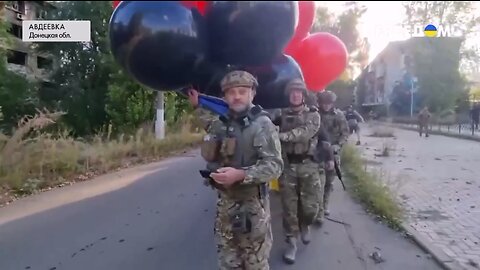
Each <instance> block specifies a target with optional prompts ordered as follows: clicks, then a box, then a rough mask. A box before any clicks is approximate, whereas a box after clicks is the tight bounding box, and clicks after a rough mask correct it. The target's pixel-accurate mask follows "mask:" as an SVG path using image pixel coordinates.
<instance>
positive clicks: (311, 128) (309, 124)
mask: <svg viewBox="0 0 480 270" xmlns="http://www.w3.org/2000/svg"><path fill="white" fill-rule="evenodd" d="M285 92H286V94H287V95H288V97H289V101H290V107H289V108H286V109H283V110H281V112H280V121H279V123H280V134H279V137H280V141H281V143H282V157H283V161H284V164H285V166H284V167H285V168H284V171H283V174H282V176H281V177H280V179H279V189H280V196H281V201H282V208H283V227H284V231H285V235H286V241H287V244H288V247H287V249H286V252H285V253H284V260H285V262H287V263H288V264H293V263H294V262H295V256H296V253H297V240H298V237H299V235H300V234H301V239H302V242H303V243H304V244H305V245H307V244H308V243H310V241H311V236H310V225H312V224H313V222H314V220H315V217H316V215H317V213H318V207H319V204H318V196H319V194H318V193H319V192H321V190H322V185H321V182H320V181H321V180H320V179H321V178H320V174H319V173H320V165H319V164H318V162H316V160H315V154H316V146H317V141H318V138H317V133H318V130H319V128H320V123H321V120H320V114H319V113H318V110H317V108H315V107H308V106H306V105H305V100H306V98H307V88H306V86H305V83H304V82H303V81H302V80H300V79H294V80H292V81H290V82H289V83H288V84H287V86H286V87H285ZM275 120H277V119H275ZM275 122H276V121H275Z"/></svg>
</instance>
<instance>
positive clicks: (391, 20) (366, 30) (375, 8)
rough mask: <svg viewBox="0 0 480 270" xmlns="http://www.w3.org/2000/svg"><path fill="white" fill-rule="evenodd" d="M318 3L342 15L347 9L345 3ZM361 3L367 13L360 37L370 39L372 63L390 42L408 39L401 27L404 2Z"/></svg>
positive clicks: (360, 28)
mask: <svg viewBox="0 0 480 270" xmlns="http://www.w3.org/2000/svg"><path fill="white" fill-rule="evenodd" d="M316 2H317V3H316V4H317V6H326V7H327V8H328V9H329V10H330V11H332V12H334V13H341V12H342V11H343V10H344V9H345V7H344V6H343V5H344V3H345V1H336V2H323V1H316ZM359 2H360V3H362V4H363V5H365V6H366V7H367V11H366V12H365V14H364V15H363V17H362V18H361V21H360V23H359V25H358V30H359V32H360V35H361V36H363V37H366V38H368V41H369V43H370V52H369V58H370V59H369V60H370V61H371V60H373V59H374V58H375V56H376V55H377V54H378V53H380V52H381V51H382V50H383V48H385V46H387V44H388V43H389V42H390V41H395V40H404V39H407V38H408V37H407V35H408V31H406V29H404V28H402V27H401V23H402V22H403V17H404V12H403V6H402V2H400V1H398V2H395V1H392V2H384V1H378V2H374V1H359ZM392 11H395V12H392ZM392 30H393V31H392Z"/></svg>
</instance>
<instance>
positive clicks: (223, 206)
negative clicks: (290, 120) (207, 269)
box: [189, 71, 283, 270]
mask: <svg viewBox="0 0 480 270" xmlns="http://www.w3.org/2000/svg"><path fill="white" fill-rule="evenodd" d="M257 86H258V85H257V80H256V79H255V78H254V77H253V76H252V75H251V74H250V73H248V72H244V71H233V72H230V73H228V74H227V75H226V76H225V77H224V78H223V80H222V81H221V89H222V91H223V94H224V99H225V101H226V102H227V104H228V105H229V112H228V114H227V116H226V117H225V116H221V117H216V118H212V116H210V115H209V114H207V113H206V111H203V110H202V109H201V108H197V110H196V112H197V113H198V116H199V117H200V119H201V120H203V121H202V122H203V124H204V128H205V130H206V131H207V135H206V137H205V138H204V142H203V145H202V149H201V153H202V156H203V158H204V159H205V160H206V161H207V169H208V170H209V172H208V173H207V174H209V175H205V177H206V178H207V179H208V182H209V183H210V184H211V185H212V186H213V187H215V188H216V189H217V190H218V201H217V215H216V219H215V238H216V242H217V247H218V248H217V252H218V259H219V268H220V269H221V270H224V269H225V270H230V269H231V270H233V269H235V270H240V269H251V270H268V269H270V268H269V262H268V260H269V256H270V250H271V248H272V232H271V216H270V203H269V196H268V183H269V181H271V180H272V179H274V178H278V177H279V176H280V175H281V172H282V170H283V161H282V157H281V148H280V147H281V146H280V141H279V138H278V131H277V130H276V127H275V126H274V125H273V123H272V122H271V120H270V118H269V117H268V114H267V113H266V112H264V111H263V110H262V109H261V108H260V107H259V106H253V105H252V101H253V98H254V95H255V89H256V87H257ZM189 99H190V102H191V104H192V105H193V106H195V107H197V106H198V93H197V92H196V91H195V90H191V91H190V93H189Z"/></svg>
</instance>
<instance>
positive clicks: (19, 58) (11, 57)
mask: <svg viewBox="0 0 480 270" xmlns="http://www.w3.org/2000/svg"><path fill="white" fill-rule="evenodd" d="M7 62H8V63H10V64H16V65H22V66H25V64H26V63H27V54H26V53H24V52H19V51H12V50H8V57H7Z"/></svg>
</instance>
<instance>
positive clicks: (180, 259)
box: [0, 151, 441, 270]
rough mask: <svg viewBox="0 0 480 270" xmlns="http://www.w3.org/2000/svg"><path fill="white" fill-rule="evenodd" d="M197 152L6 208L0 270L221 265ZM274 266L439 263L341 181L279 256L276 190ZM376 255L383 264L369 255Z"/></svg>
mask: <svg viewBox="0 0 480 270" xmlns="http://www.w3.org/2000/svg"><path fill="white" fill-rule="evenodd" d="M203 165H204V163H203V161H202V160H201V158H200V157H199V154H198V152H197V151H193V152H189V153H185V154H183V155H182V156H179V157H175V158H172V159H168V160H165V161H163V162H160V163H156V164H152V165H148V166H146V167H139V168H137V169H133V170H129V171H126V172H119V173H115V174H113V175H108V176H105V177H102V179H98V180H96V179H95V180H92V181H88V182H83V183H78V184H75V185H73V186H69V187H64V188H61V189H57V190H53V191H49V192H46V193H42V194H40V195H36V196H33V197H30V198H27V199H23V200H20V201H17V202H15V203H13V204H11V205H9V206H7V207H5V208H2V209H0V269H1V270H23V269H31V270H40V269H41V270H63V269H68V270H85V269H89V270H109V269H111V270H134V269H141V270H150V269H151V270H154V269H168V270H173V269H175V270H191V269H200V270H201V269H206V270H207V269H208V270H211V269H217V267H216V247H215V243H214V239H213V227H212V226H213V219H214V215H215V213H214V209H215V208H214V206H215V199H216V196H215V193H214V192H213V191H212V190H210V189H208V188H206V187H205V186H203V184H202V181H201V179H200V178H199V176H198V175H197V174H198V169H200V168H202V167H203ZM272 199H273V203H272V214H273V222H274V238H275V241H274V248H273V250H272V256H271V266H272V267H271V269H275V270H277V269H278V270H283V269H302V270H317V269H354V270H357V269H360V270H361V269H388V270H397V269H398V270H404V269H416V270H422V269H424V270H437V269H441V268H440V267H439V266H437V264H436V263H435V262H434V261H433V260H432V259H431V258H430V256H429V255H427V254H425V253H424V252H423V251H421V250H420V249H419V248H418V247H417V246H416V245H414V244H413V243H412V242H411V241H410V240H408V239H406V238H404V237H403V236H402V235H400V234H399V233H396V232H393V231H391V230H390V229H388V228H386V227H385V226H384V225H382V224H380V223H377V222H375V221H373V220H372V219H371V218H370V217H369V216H368V215H367V214H366V213H365V212H364V211H363V210H362V208H361V207H360V206H359V205H357V204H355V203H354V202H353V201H352V200H351V199H350V197H348V195H347V193H345V192H343V191H342V190H341V188H339V186H337V187H336V190H335V191H334V194H333V198H332V203H331V204H332V218H334V219H336V220H340V221H344V222H346V223H348V224H349V225H350V226H344V225H341V224H338V223H335V222H330V221H327V222H326V223H325V225H324V227H323V228H322V229H317V230H315V231H314V237H313V241H312V243H311V244H310V245H309V246H308V248H306V247H305V246H303V245H302V244H300V249H299V254H298V258H297V263H296V264H295V265H293V266H288V265H285V264H284V263H283V262H282V260H281V255H282V251H283V248H284V241H283V237H282V232H281V219H280V215H281V210H280V208H279V207H278V206H279V205H278V196H277V195H276V194H275V193H274V194H272ZM375 251H377V252H379V253H380V254H381V256H382V258H384V259H385V262H383V263H379V264H375V263H374V262H373V260H372V259H371V258H370V257H369V254H370V253H372V252H375Z"/></svg>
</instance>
